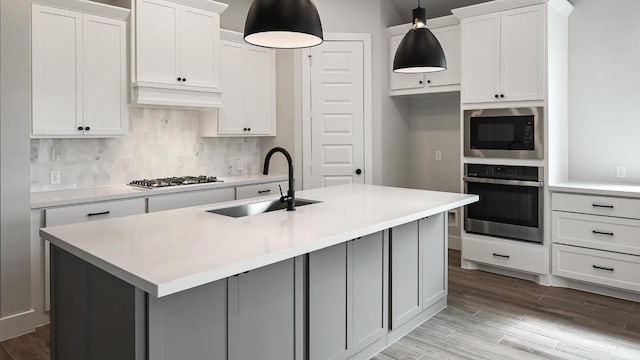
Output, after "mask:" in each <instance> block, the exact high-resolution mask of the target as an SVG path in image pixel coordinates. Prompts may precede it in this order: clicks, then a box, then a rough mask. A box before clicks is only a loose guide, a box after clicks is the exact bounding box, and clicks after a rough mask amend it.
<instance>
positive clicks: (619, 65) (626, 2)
mask: <svg viewBox="0 0 640 360" xmlns="http://www.w3.org/2000/svg"><path fill="white" fill-rule="evenodd" d="M573 3H574V5H575V10H574V11H573V13H572V14H571V17H570V18H569V177H570V179H571V180H587V181H602V182H628V183H635V184H638V183H640V156H638V155H639V154H640V120H639V115H638V114H639V111H638V105H639V104H640V85H639V84H640V42H639V41H638V39H639V38H640V1H637V0H615V1H602V0H575V1H573ZM616 165H626V166H627V167H628V169H627V172H628V174H627V175H628V178H627V179H626V180H625V179H622V180H620V179H617V178H616V175H615V167H616Z"/></svg>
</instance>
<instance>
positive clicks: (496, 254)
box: [493, 253, 511, 259]
mask: <svg viewBox="0 0 640 360" xmlns="http://www.w3.org/2000/svg"><path fill="white" fill-rule="evenodd" d="M493 256H494V257H497V258H501V259H509V258H511V256H509V255H502V254H498V253H493Z"/></svg>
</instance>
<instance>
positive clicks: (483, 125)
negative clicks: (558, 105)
mask: <svg viewBox="0 0 640 360" xmlns="http://www.w3.org/2000/svg"><path fill="white" fill-rule="evenodd" d="M543 138H544V117H543V109H542V108H541V107H529V108H509V109H484V110H466V111H465V112H464V156H466V157H481V158H512V159H543V158H544V143H543Z"/></svg>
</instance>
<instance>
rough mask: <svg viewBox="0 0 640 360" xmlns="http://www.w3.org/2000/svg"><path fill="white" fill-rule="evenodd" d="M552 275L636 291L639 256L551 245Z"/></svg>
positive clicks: (639, 278)
mask: <svg viewBox="0 0 640 360" xmlns="http://www.w3.org/2000/svg"><path fill="white" fill-rule="evenodd" d="M553 275H557V276H562V277H566V278H570V279H575V280H580V281H586V282H590V283H595V284H600V285H605V286H610V287H615V288H620V289H626V290H632V291H640V257H639V256H634V255H624V254H617V253H612V252H607V251H600V250H592V249H584V248H579V247H573V246H566V245H558V244H553Z"/></svg>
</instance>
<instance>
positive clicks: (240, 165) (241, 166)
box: [237, 159, 244, 170]
mask: <svg viewBox="0 0 640 360" xmlns="http://www.w3.org/2000/svg"><path fill="white" fill-rule="evenodd" d="M237 167H238V170H243V169H244V162H243V161H242V159H238V166H237Z"/></svg>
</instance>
